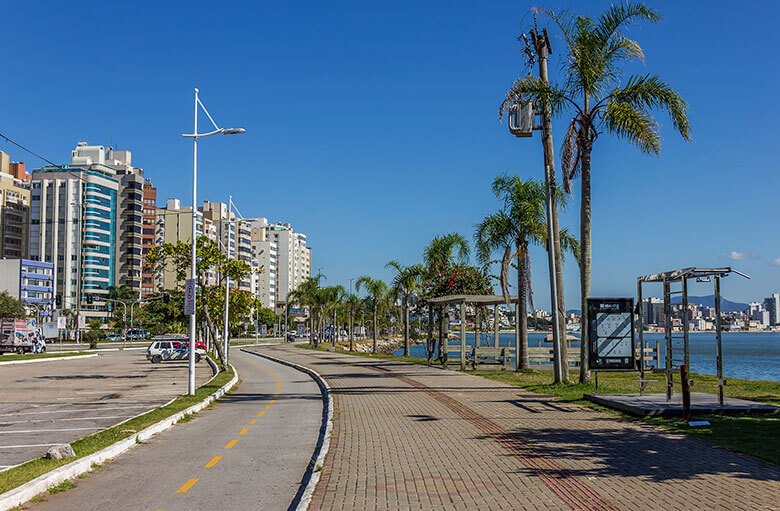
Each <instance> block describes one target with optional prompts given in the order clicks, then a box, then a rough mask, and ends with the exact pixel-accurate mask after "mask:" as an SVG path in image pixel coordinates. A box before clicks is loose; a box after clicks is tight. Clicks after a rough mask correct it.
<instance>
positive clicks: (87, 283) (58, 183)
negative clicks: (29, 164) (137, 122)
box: [30, 147, 119, 319]
mask: <svg viewBox="0 0 780 511" xmlns="http://www.w3.org/2000/svg"><path fill="white" fill-rule="evenodd" d="M74 153H75V151H74ZM99 153H100V154H101V155H102V154H103V148H102V147H101V148H100V151H99ZM81 158H83V159H81ZM103 161H104V159H103V158H102V157H98V158H97V159H96V160H95V161H93V160H92V159H91V157H89V156H81V157H79V159H77V158H76V156H75V155H74V158H73V165H71V166H62V167H53V166H52V167H44V168H42V169H39V170H36V171H33V175H32V189H31V196H30V259H32V260H35V261H43V262H48V263H52V264H53V265H54V281H55V292H56V294H57V295H59V296H60V297H61V299H62V307H63V309H70V310H76V309H78V310H80V311H84V312H83V313H84V315H85V316H86V317H87V318H98V319H103V318H105V317H106V316H107V314H106V312H105V306H106V302H105V298H107V297H108V293H109V288H110V287H111V286H114V285H116V283H117V278H116V274H117V252H118V251H117V243H116V233H117V209H118V200H117V197H118V194H119V181H118V180H117V178H116V172H115V171H114V169H112V168H110V167H108V166H106V165H105V164H104V162H103ZM87 295H91V296H90V297H89V298H88V296H87ZM88 301H90V302H93V303H88Z"/></svg>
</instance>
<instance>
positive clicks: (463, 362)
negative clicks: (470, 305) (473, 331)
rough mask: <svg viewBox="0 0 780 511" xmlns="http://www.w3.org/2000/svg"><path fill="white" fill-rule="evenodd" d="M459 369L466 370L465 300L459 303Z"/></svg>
mask: <svg viewBox="0 0 780 511" xmlns="http://www.w3.org/2000/svg"><path fill="white" fill-rule="evenodd" d="M460 370H461V371H465V370H466V302H465V301H463V302H461V303H460Z"/></svg>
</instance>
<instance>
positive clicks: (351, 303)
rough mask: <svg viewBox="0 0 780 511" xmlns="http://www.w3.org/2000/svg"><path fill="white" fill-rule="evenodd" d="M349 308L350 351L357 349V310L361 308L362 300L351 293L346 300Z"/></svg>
mask: <svg viewBox="0 0 780 511" xmlns="http://www.w3.org/2000/svg"><path fill="white" fill-rule="evenodd" d="M344 303H346V304H347V307H349V351H353V350H354V348H355V309H357V308H358V307H360V298H358V297H357V296H355V295H354V294H352V293H350V294H348V295H347V296H346V297H345V298H344Z"/></svg>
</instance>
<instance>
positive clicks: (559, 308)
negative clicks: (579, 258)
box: [531, 20, 569, 382]
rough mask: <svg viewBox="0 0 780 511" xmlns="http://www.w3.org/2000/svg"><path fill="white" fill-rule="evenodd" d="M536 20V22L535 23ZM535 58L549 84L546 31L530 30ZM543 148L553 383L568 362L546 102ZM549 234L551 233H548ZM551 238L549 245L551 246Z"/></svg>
mask: <svg viewBox="0 0 780 511" xmlns="http://www.w3.org/2000/svg"><path fill="white" fill-rule="evenodd" d="M534 21H535V20H534ZM531 40H532V41H533V45H534V49H535V50H536V55H537V56H538V57H539V79H540V80H541V81H542V82H544V83H545V84H547V83H549V77H548V74H547V57H548V55H549V54H551V53H552V46H551V45H550V38H549V36H548V35H547V29H546V28H545V29H542V31H541V32H539V29H538V28H535V29H533V30H531ZM541 106H542V148H543V150H544V184H545V189H546V192H547V214H548V219H547V225H548V249H547V256H548V264H549V267H550V291H551V293H550V294H551V304H552V314H553V328H552V331H553V357H554V359H555V364H554V365H555V366H557V367H556V368H555V381H556V382H562V381H568V379H569V360H568V352H567V345H568V343H567V342H566V318H565V316H564V315H565V314H566V310H565V307H564V298H563V270H562V267H561V264H562V261H561V237H560V228H559V226H558V199H557V196H556V195H557V194H556V188H557V187H556V182H555V148H554V147H553V137H552V113H551V111H550V104H549V102H544V103H543V104H542V105H541ZM550 231H552V232H550ZM550 239H552V243H550Z"/></svg>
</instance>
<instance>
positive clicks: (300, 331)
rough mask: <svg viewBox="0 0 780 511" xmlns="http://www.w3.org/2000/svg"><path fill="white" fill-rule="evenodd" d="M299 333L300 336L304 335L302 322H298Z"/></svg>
mask: <svg viewBox="0 0 780 511" xmlns="http://www.w3.org/2000/svg"><path fill="white" fill-rule="evenodd" d="M298 335H299V336H302V335H303V325H302V324H300V323H299V324H298Z"/></svg>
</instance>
